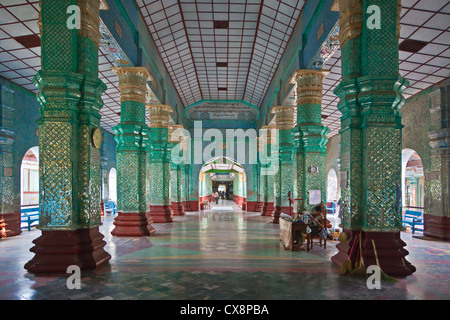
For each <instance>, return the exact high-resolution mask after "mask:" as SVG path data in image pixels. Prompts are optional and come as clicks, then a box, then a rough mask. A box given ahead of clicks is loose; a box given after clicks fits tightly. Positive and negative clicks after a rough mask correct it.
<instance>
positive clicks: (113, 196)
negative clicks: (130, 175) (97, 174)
mask: <svg viewBox="0 0 450 320" xmlns="http://www.w3.org/2000/svg"><path fill="white" fill-rule="evenodd" d="M108 189H109V201H114V202H115V203H117V172H116V169H115V168H111V170H110V171H109V176H108Z"/></svg>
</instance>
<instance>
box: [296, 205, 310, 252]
mask: <svg viewBox="0 0 450 320" xmlns="http://www.w3.org/2000/svg"><path fill="white" fill-rule="evenodd" d="M308 219H309V220H311V216H310V215H309V214H308V213H305V214H303V213H302V211H301V210H298V212H297V215H296V216H295V218H294V220H293V221H292V222H297V223H306V222H307V221H308ZM304 239H305V238H304V234H303V231H302V230H297V231H295V234H294V246H295V247H300V246H302V245H303V242H304Z"/></svg>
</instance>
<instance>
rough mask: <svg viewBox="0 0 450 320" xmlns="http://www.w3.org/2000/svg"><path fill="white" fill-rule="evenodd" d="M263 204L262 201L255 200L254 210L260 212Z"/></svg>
mask: <svg viewBox="0 0 450 320" xmlns="http://www.w3.org/2000/svg"><path fill="white" fill-rule="evenodd" d="M263 205H264V203H263V202H260V201H258V202H256V205H255V211H254V212H262V209H263Z"/></svg>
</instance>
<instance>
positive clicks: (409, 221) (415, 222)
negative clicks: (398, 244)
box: [402, 210, 423, 234]
mask: <svg viewBox="0 0 450 320" xmlns="http://www.w3.org/2000/svg"><path fill="white" fill-rule="evenodd" d="M402 222H403V226H404V227H406V225H410V226H411V229H412V233H413V234H414V232H415V231H416V230H419V231H423V217H422V212H420V211H413V210H406V211H405V217H404V218H403V221H402ZM417 226H422V228H419V229H418V228H417Z"/></svg>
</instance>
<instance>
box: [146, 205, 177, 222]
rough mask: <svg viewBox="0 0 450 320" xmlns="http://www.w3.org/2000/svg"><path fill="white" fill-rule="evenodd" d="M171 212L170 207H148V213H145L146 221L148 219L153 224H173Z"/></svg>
mask: <svg viewBox="0 0 450 320" xmlns="http://www.w3.org/2000/svg"><path fill="white" fill-rule="evenodd" d="M172 215H173V212H172V210H171V209H170V206H150V211H149V212H148V213H147V220H148V219H149V218H150V220H151V221H153V223H168V222H173V221H174V220H173V218H172Z"/></svg>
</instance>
